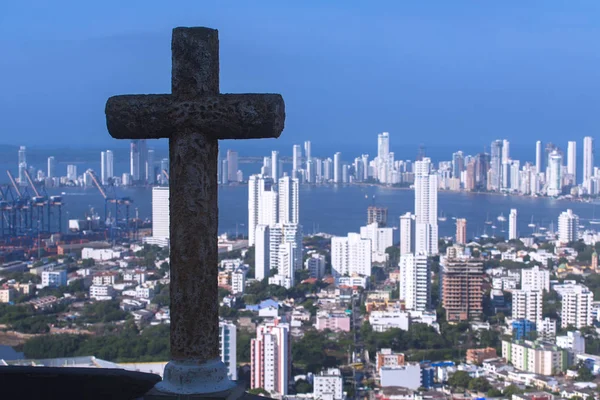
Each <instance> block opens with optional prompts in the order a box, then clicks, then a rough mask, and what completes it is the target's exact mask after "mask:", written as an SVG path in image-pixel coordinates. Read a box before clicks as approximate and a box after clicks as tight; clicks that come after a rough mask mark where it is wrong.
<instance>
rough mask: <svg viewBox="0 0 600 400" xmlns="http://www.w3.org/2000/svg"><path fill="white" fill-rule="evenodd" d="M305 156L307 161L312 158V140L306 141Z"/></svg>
mask: <svg viewBox="0 0 600 400" xmlns="http://www.w3.org/2000/svg"><path fill="white" fill-rule="evenodd" d="M304 158H305V159H306V162H307V163H308V161H309V160H310V159H311V158H312V153H311V145H310V140H307V141H306V142H304Z"/></svg>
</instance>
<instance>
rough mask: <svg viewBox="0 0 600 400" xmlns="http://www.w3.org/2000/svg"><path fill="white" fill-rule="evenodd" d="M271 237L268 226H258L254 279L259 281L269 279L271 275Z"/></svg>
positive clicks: (255, 237) (255, 236) (255, 238)
mask: <svg viewBox="0 0 600 400" xmlns="http://www.w3.org/2000/svg"><path fill="white" fill-rule="evenodd" d="M270 237H271V232H270V231H269V226H268V225H262V224H258V225H256V229H255V235H254V277H255V278H256V280H258V281H262V280H263V279H265V278H268V277H269V274H270V272H269V271H270V270H271V263H270V252H271V244H270V241H269V240H270Z"/></svg>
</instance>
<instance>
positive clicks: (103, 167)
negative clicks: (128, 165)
mask: <svg viewBox="0 0 600 400" xmlns="http://www.w3.org/2000/svg"><path fill="white" fill-rule="evenodd" d="M108 181H109V176H108V154H107V152H106V151H102V152H100V182H101V183H102V184H103V185H107V184H108Z"/></svg>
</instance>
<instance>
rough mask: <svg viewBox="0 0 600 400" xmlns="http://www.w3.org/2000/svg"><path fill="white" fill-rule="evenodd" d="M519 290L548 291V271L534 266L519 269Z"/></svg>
mask: <svg viewBox="0 0 600 400" xmlns="http://www.w3.org/2000/svg"><path fill="white" fill-rule="evenodd" d="M521 290H525V291H539V292H541V291H544V290H545V291H547V292H549V291H550V271H548V270H547V269H543V268H540V267H539V266H537V265H536V266H535V267H533V268H525V269H522V270H521Z"/></svg>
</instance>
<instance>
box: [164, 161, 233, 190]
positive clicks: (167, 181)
mask: <svg viewBox="0 0 600 400" xmlns="http://www.w3.org/2000/svg"><path fill="white" fill-rule="evenodd" d="M221 171H222V170H221ZM165 172H166V173H167V174H168V173H169V159H168V158H163V159H162V160H160V179H161V180H160V183H161V184H162V185H166V184H168V183H169V179H168V178H167V177H166V176H165V174H164V173H165Z"/></svg>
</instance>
